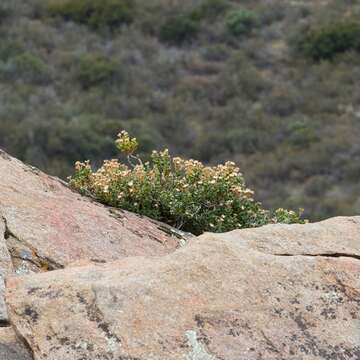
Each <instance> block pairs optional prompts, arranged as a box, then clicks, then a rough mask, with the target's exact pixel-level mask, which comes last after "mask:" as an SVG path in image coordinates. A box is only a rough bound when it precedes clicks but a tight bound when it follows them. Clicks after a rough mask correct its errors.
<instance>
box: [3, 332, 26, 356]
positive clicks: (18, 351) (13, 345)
mask: <svg viewBox="0 0 360 360" xmlns="http://www.w3.org/2000/svg"><path fill="white" fill-rule="evenodd" d="M0 359H1V360H32V359H33V357H32V354H31V352H30V351H29V349H28V348H27V347H26V345H25V344H24V343H23V342H22V341H21V340H20V339H19V338H18V337H17V336H16V335H15V333H14V331H13V330H12V329H11V328H10V327H5V328H0Z"/></svg>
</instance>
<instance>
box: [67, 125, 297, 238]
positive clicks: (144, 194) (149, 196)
mask: <svg viewBox="0 0 360 360" xmlns="http://www.w3.org/2000/svg"><path fill="white" fill-rule="evenodd" d="M116 144H117V147H118V149H119V150H120V151H121V152H122V153H123V154H124V155H125V156H127V164H124V163H121V162H119V161H118V160H117V159H115V160H105V161H104V164H103V166H102V167H101V168H100V169H99V170H97V171H95V172H94V171H93V170H92V168H91V165H90V163H89V162H88V161H87V162H85V163H82V162H77V163H76V165H75V174H74V175H73V176H72V177H71V179H70V185H71V186H72V187H73V188H74V189H76V190H78V191H79V192H80V193H83V194H86V195H90V196H92V197H94V198H95V199H97V200H98V201H101V202H103V203H104V204H107V205H111V206H113V207H118V208H120V209H125V210H130V211H133V212H135V213H138V214H141V215H146V216H149V217H151V218H153V219H155V220H160V221H162V222H165V223H167V224H169V225H172V226H175V227H176V228H178V229H181V230H185V231H188V232H191V233H193V234H195V235H200V234H202V233H203V232H205V231H211V232H225V231H231V230H234V229H238V228H249V227H257V226H261V225H265V224H269V223H278V222H281V223H286V224H292V223H304V221H303V220H301V218H300V214H298V213H295V212H294V211H287V210H284V209H277V210H276V211H273V212H271V211H267V210H264V209H263V208H262V207H261V204H260V203H258V202H256V201H254V199H253V194H254V193H253V191H251V190H250V189H248V188H247V187H246V186H245V182H244V178H243V176H242V174H241V173H240V171H239V168H237V167H236V165H235V163H232V162H226V163H225V164H223V165H218V166H213V167H210V166H204V165H203V164H202V163H201V162H199V161H196V160H184V159H182V158H180V157H176V158H172V157H171V156H170V155H169V151H168V150H167V149H165V150H163V151H153V152H152V154H151V158H150V161H148V162H145V163H144V162H143V161H142V160H141V158H140V157H138V156H137V154H136V150H137V148H138V145H139V144H138V142H137V139H136V138H131V137H130V136H129V134H128V133H127V132H126V131H122V132H121V133H120V134H119V135H118V139H117V141H116Z"/></svg>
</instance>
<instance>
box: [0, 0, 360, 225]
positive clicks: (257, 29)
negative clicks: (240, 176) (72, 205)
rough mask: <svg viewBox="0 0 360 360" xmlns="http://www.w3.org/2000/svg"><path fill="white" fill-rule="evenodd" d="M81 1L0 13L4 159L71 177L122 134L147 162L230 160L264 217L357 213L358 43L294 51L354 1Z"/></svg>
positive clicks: (355, 12)
mask: <svg viewBox="0 0 360 360" xmlns="http://www.w3.org/2000/svg"><path fill="white" fill-rule="evenodd" d="M84 1H85V0H76V1H73V4H75V5H69V2H67V1H66V0H55V1H44V0H28V1H26V2H24V1H22V0H6V1H2V2H1V5H0V35H1V43H0V147H1V148H4V149H5V150H6V151H8V152H9V153H11V154H12V155H14V156H17V157H19V158H20V159H21V160H24V161H26V162H28V163H31V164H33V165H35V166H37V167H39V168H41V169H43V170H45V171H47V172H49V173H51V174H53V175H57V176H60V177H62V178H66V177H67V176H68V175H70V174H71V173H72V172H73V170H72V169H73V163H74V162H75V161H76V160H85V159H91V160H92V161H93V162H94V163H95V164H98V165H100V162H101V160H102V159H107V158H111V157H114V156H116V149H115V147H114V146H113V140H114V138H115V137H116V134H117V133H118V132H119V130H121V129H126V130H128V131H130V132H131V133H132V134H133V135H134V136H137V137H138V138H139V140H140V143H141V144H144V146H143V148H142V152H143V154H148V153H149V152H150V150H152V149H153V148H163V147H168V148H169V149H170V151H171V152H172V154H174V155H182V156H185V157H194V158H197V159H199V160H201V161H204V162H206V163H210V164H212V163H217V162H221V161H225V160H233V161H235V162H236V163H237V164H239V166H240V167H241V169H242V171H243V173H244V176H245V178H246V180H247V183H248V185H249V186H250V187H252V188H254V189H255V190H256V196H257V198H258V199H259V200H261V201H262V202H263V203H264V205H265V206H267V207H273V208H275V207H289V208H298V207H303V208H305V210H306V212H305V215H306V217H309V218H311V219H313V220H316V219H321V218H324V217H329V216H333V215H350V214H355V213H359V212H360V141H359V139H360V91H359V86H358V84H359V83H360V61H359V60H360V55H359V52H358V50H359V49H360V46H359V41H358V40H359V38H360V35H359V33H358V32H357V30H356V26H354V28H355V30H354V31H353V33H354V34H355V35H354V38H355V40H354V41H355V45H354V46H353V47H352V46H349V48H348V49H341V51H339V54H337V56H335V57H332V58H331V59H330V58H329V59H318V58H317V57H316V56H315V55H314V56H313V57H311V56H310V57H309V54H307V53H306V52H304V51H301V49H300V48H301V46H300V45H301V44H302V41H303V40H304V35H306V34H308V33H311V31H314V30H313V29H322V28H326V27H327V26H329V24H334V23H336V22H343V23H348V24H351V23H352V22H356V21H358V19H359V15H360V5H359V4H358V2H357V1H352V0H347V1H343V0H325V1H312V0H303V1H290V0H289V1H281V0H273V1H266V0H262V1H261V0H258V1H254V0H251V1H250V0H248V1H230V0H229V1H227V0H147V1H142V2H141V1H137V2H133V1H131V0H107V1H103V2H98V4H103V6H104V7H103V8H102V5H96V6H98V8H97V7H96V6H95V8H94V9H95V10H94V9H91V8H90V10H89V9H88V10H87V12H86V11H85V13H86V14H87V15H89V14H91V16H87V17H84V16H83V14H84V8H83V7H84V6H85V5H84ZM87 2H88V3H89V2H90V3H91V2H92V3H94V0H91V1H89V0H87ZM95 2H96V0H95ZM76 4H77V5H76ZM107 4H108V5H109V8H106V6H107ZM114 4H115V5H114ZM119 4H120V5H119ZM109 9H110V10H109ZM314 38H315V37H314ZM356 41H357V42H356ZM334 43H335V42H334ZM356 44H357V45H356ZM346 50H349V51H346Z"/></svg>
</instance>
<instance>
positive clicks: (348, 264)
mask: <svg viewBox="0 0 360 360" xmlns="http://www.w3.org/2000/svg"><path fill="white" fill-rule="evenodd" d="M311 239H314V244H312V242H311ZM316 250H318V251H316ZM359 258H360V217H354V218H335V219H332V220H329V221H325V222H322V223H318V224H311V225H296V226H288V225H273V226H266V227H263V228H260V229H253V230H239V231H234V232H232V233H229V234H220V235H215V234H205V235H203V236H201V237H199V238H198V239H196V240H193V241H191V242H190V243H189V244H188V245H187V246H185V247H184V248H182V249H179V250H177V251H176V252H174V253H172V254H169V255H166V256H163V257H158V258H150V257H147V258H146V257H130V258H126V259H122V260H119V261H115V262H109V263H106V264H94V265H87V266H83V267H75V268H69V269H65V270H59V271H54V272H48V273H43V274H38V275H35V276H23V277H12V278H11V279H9V280H8V282H7V302H8V305H9V312H10V317H11V320H12V323H13V324H14V326H15V328H16V329H17V331H18V332H19V333H20V334H21V335H22V336H23V337H24V338H25V339H26V342H27V343H28V344H29V345H30V347H31V348H32V349H33V351H34V357H35V359H44V360H45V359H47V360H49V359H54V360H55V359H63V360H70V359H71V360H72V359H146V360H147V359H167V360H172V359H174V360H175V359H176V360H177V359H179V360H180V359H205V360H210V359H249V360H251V359H359V356H360V315H359V314H360V260H359Z"/></svg>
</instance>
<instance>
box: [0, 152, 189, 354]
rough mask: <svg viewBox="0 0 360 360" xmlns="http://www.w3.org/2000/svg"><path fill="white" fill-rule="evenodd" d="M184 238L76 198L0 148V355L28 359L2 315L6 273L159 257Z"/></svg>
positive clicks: (4, 313)
mask: <svg viewBox="0 0 360 360" xmlns="http://www.w3.org/2000/svg"><path fill="white" fill-rule="evenodd" d="M174 235H176V236H174ZM189 236H190V235H188V234H182V233H179V232H176V231H175V230H174V229H172V228H170V227H168V226H166V225H164V224H161V223H157V222H155V221H152V220H150V219H147V218H143V217H140V216H137V215H135V214H131V213H129V212H125V211H119V210H115V209H111V208H108V207H105V206H102V205H100V204H97V203H95V202H93V201H91V200H90V199H89V198H85V197H81V196H80V195H79V194H77V193H75V192H73V191H71V190H70V189H69V188H68V187H67V186H66V184H65V183H63V182H62V181H60V180H59V179H56V178H52V177H50V176H48V175H46V174H44V173H42V172H40V171H39V170H37V169H35V168H32V167H29V166H27V165H25V164H23V163H22V162H20V161H18V160H16V159H14V158H12V157H11V156H9V155H8V154H6V153H5V152H3V151H1V150H0V359H1V360H2V359H4V360H18V359H19V360H27V359H28V358H29V359H30V358H32V356H30V355H29V352H28V350H27V347H26V346H25V347H24V344H23V340H22V338H21V337H20V338H18V337H17V336H16V335H15V333H14V332H13V329H12V328H11V324H10V320H9V318H8V312H7V308H6V304H5V301H4V292H5V282H4V280H5V278H6V276H8V275H9V274H12V273H14V272H15V273H16V274H18V275H22V274H29V273H38V272H45V271H49V270H56V269H61V268H64V267H67V266H73V265H74V264H82V263H102V262H106V261H110V260H116V259H121V258H124V257H127V256H139V255H143V256H145V255H146V256H150V257H151V256H163V255H166V254H168V253H170V252H172V251H174V250H175V249H176V248H177V247H178V246H179V245H180V243H181V244H183V243H185V242H186V241H187V240H188V239H189ZM24 354H26V355H24Z"/></svg>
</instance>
